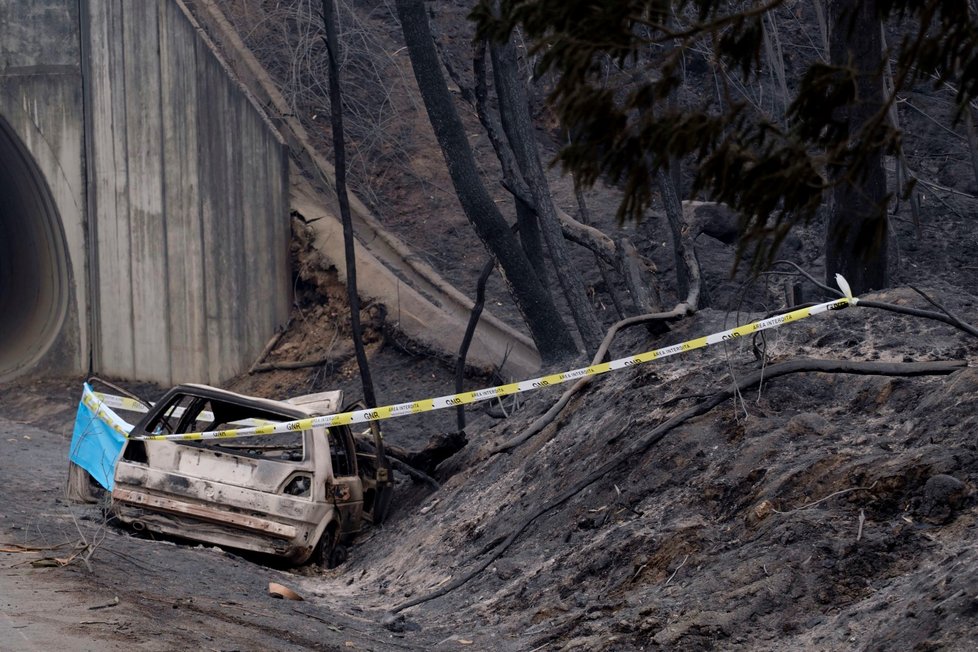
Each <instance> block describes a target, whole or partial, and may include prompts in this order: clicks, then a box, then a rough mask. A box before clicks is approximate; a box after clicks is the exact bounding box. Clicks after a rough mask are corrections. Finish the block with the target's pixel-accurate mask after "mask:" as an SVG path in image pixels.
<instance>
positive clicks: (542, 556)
mask: <svg viewBox="0 0 978 652" xmlns="http://www.w3.org/2000/svg"><path fill="white" fill-rule="evenodd" d="M875 298H878V299H880V300H888V301H893V302H897V303H907V304H919V303H920V301H921V300H920V299H919V297H917V296H916V295H915V294H913V293H912V292H909V291H893V292H889V293H885V294H883V295H880V296H877V297H875ZM953 303H954V306H955V309H959V310H961V311H962V314H963V315H965V316H971V317H974V316H975V313H976V308H975V305H974V303H973V301H972V300H971V299H970V298H969V299H966V300H964V301H963V302H961V301H956V302H953ZM724 318H725V315H724V314H722V313H720V312H715V311H706V312H704V313H701V314H700V315H698V316H696V317H695V318H693V319H691V320H689V321H688V323H683V324H681V325H680V326H679V327H677V328H675V330H674V332H673V333H671V334H670V335H669V336H668V337H669V338H670V340H671V341H682V340H685V339H689V338H691V337H694V336H698V335H701V334H704V333H706V332H714V331H716V330H720V329H721V328H722V327H723V322H724ZM648 344H649V342H646V341H643V340H642V339H641V338H638V337H635V336H633V339H632V340H631V341H627V342H624V343H623V344H622V345H621V347H623V348H624V349H627V350H628V351H639V350H645V348H647V347H648ZM767 349H768V353H769V355H770V359H769V360H768V364H773V363H775V362H778V361H782V360H787V359H793V358H799V357H806V358H822V359H841V360H876V361H883V362H904V361H926V360H948V359H960V360H967V361H969V362H970V363H971V364H972V365H974V364H975V363H976V362H978V341H975V340H974V339H973V338H968V337H967V336H965V335H963V334H961V333H960V332H959V331H955V330H954V329H952V328H950V327H948V326H945V325H943V324H938V323H935V322H927V321H924V320H920V319H916V318H910V317H904V316H898V315H893V314H891V313H883V312H879V311H876V310H871V309H861V308H860V309H850V310H846V311H844V312H842V313H830V314H827V315H824V316H821V317H816V318H812V319H810V320H807V321H805V322H801V323H798V324H793V325H790V326H786V327H783V328H782V329H780V330H778V331H774V332H772V333H769V334H768V335H767ZM624 352H625V351H624V350H620V351H619V354H621V353H624ZM758 368H760V363H758V362H757V361H755V360H754V356H753V355H752V354H751V352H750V343H749V342H740V343H739V344H738V345H737V346H730V347H729V349H728V350H727V351H726V352H724V351H723V349H722V348H713V349H710V350H707V351H706V352H698V353H691V354H686V355H684V356H683V357H682V358H681V359H679V360H677V361H672V362H669V361H666V362H663V363H659V364H648V365H645V366H643V367H639V368H636V369H633V370H628V371H623V372H620V373H617V374H615V375H612V376H607V377H603V378H602V379H599V380H597V381H596V382H595V383H594V384H593V385H592V387H591V388H590V389H588V390H587V391H585V392H584V393H583V394H582V395H581V396H580V397H579V398H577V399H575V400H574V401H573V402H572V403H571V404H570V405H569V406H568V408H567V409H566V410H565V411H564V413H563V414H562V415H561V417H560V418H559V419H558V421H557V422H556V423H555V424H554V425H552V426H550V427H548V428H547V429H545V430H544V431H543V432H542V433H540V434H539V435H537V436H536V437H534V438H533V439H531V440H530V441H529V442H527V443H526V444H524V445H523V446H522V447H520V448H518V449H516V451H515V452H514V453H512V454H502V455H496V456H492V455H490V454H489V451H490V450H491V449H492V448H493V447H494V446H495V445H497V444H498V443H500V442H501V441H504V440H506V439H508V438H509V437H511V436H512V435H513V434H514V433H518V432H520V431H521V430H522V429H523V428H525V427H526V425H527V424H528V423H529V422H531V421H532V420H533V419H534V418H535V416H536V415H537V413H539V412H542V411H543V410H544V409H545V407H547V406H548V405H549V404H550V401H552V400H554V399H555V398H556V396H555V394H556V392H555V391H553V390H551V391H550V392H549V393H548V394H546V395H537V396H536V397H534V398H533V399H531V401H530V402H529V404H528V405H527V406H526V407H525V408H524V409H523V410H521V411H520V412H518V413H517V414H516V415H514V416H512V417H510V418H509V419H507V420H504V421H500V422H498V423H497V424H495V425H493V426H492V427H489V428H487V429H486V430H485V431H484V432H478V433H475V434H474V437H473V439H474V441H473V442H472V444H470V447H469V448H468V449H467V450H466V452H464V453H463V454H462V455H460V456H459V457H457V458H456V459H453V460H452V461H451V462H450V463H449V464H450V467H451V468H446V469H442V472H443V474H444V475H445V476H450V479H449V480H448V481H447V482H446V484H445V485H444V486H443V487H442V489H441V490H440V491H438V492H436V493H434V494H432V495H431V496H430V497H428V498H427V499H426V500H424V501H422V502H420V503H419V504H417V505H416V506H414V507H412V508H411V509H410V510H409V511H402V512H401V513H399V514H398V515H397V516H396V517H395V519H394V520H393V521H392V522H391V523H390V524H389V525H387V526H385V527H384V528H383V529H382V530H381V531H380V532H378V533H377V534H376V535H374V536H371V537H369V539H368V541H369V543H367V542H364V543H362V544H360V545H358V546H357V548H356V549H355V551H354V552H353V554H352V555H351V560H350V561H349V562H348V563H347V564H346V565H345V566H344V567H343V568H342V569H341V570H340V571H339V572H338V573H336V574H335V575H329V576H325V577H314V578H309V579H308V580H306V584H307V589H308V590H310V591H312V592H315V593H317V594H318V595H320V596H323V595H326V594H332V593H338V595H339V596H340V597H341V599H343V600H344V601H345V600H347V599H352V600H354V601H355V602H356V603H357V604H360V605H362V606H363V607H364V608H366V609H367V610H368V611H372V612H373V613H374V614H375V617H377V618H382V617H383V614H384V613H386V612H388V611H389V610H391V609H394V608H396V607H397V606H398V605H401V604H402V603H404V602H405V601H407V600H408V599H410V598H417V597H419V596H422V595H424V594H426V593H427V592H428V591H431V590H433V589H436V588H438V587H441V586H445V585H446V584H448V582H449V581H450V580H454V579H456V578H458V577H460V576H462V575H463V574H464V573H466V572H467V571H468V570H470V569H473V568H475V567H476V566H477V564H479V562H480V561H482V560H484V559H486V555H488V554H491V552H492V551H493V549H494V548H495V547H496V546H498V545H500V543H501V542H502V540H503V538H505V537H506V536H507V535H508V534H509V533H510V532H511V531H512V530H513V529H514V528H515V527H516V526H517V525H518V524H520V523H521V521H522V520H523V519H524V517H525V516H526V515H527V514H530V513H531V512H533V511H534V510H535V509H536V508H538V507H540V506H542V505H545V504H546V503H547V501H548V500H550V499H552V498H553V497H554V496H557V495H558V494H559V493H560V492H561V491H563V490H564V489H566V488H567V487H569V486H571V485H572V484H573V483H575V482H576V481H577V480H579V479H580V478H581V477H583V476H584V475H586V474H587V473H588V472H590V471H592V470H593V469H595V468H596V467H598V466H599V465H601V464H602V463H604V462H605V461H606V460H608V459H609V458H610V457H611V456H613V455H615V454H616V453H618V452H620V451H621V450H623V449H624V448H625V447H627V446H628V445H629V444H630V443H631V442H632V441H634V440H636V439H638V438H641V437H642V436H643V435H645V434H647V433H648V432H649V431H650V430H651V429H653V428H655V427H656V426H657V425H659V424H660V423H662V422H663V421H665V420H666V419H668V418H670V417H671V416H673V415H675V414H677V413H679V412H680V411H682V410H683V409H685V408H686V407H689V406H690V405H692V404H694V403H695V402H696V401H698V400H700V398H701V397H702V396H704V395H708V394H712V393H713V392H715V391H718V390H720V389H723V388H724V386H725V384H726V383H728V382H729V380H728V374H729V373H730V372H731V371H732V372H734V374H735V376H737V377H742V376H743V375H746V374H747V373H749V372H751V371H754V370H757V369H758ZM976 399H978V371H975V370H974V369H973V368H968V369H964V370H962V371H958V372H956V373H954V374H952V375H950V376H947V377H917V378H898V377H882V376H853V375H846V374H797V375H792V376H786V377H782V378H778V379H775V380H773V381H769V382H766V383H764V385H763V386H762V387H761V388H760V389H759V390H758V388H757V387H754V388H752V389H749V390H745V391H744V393H743V395H742V397H741V399H740V400H736V401H735V400H729V401H726V402H725V403H723V404H722V405H720V406H719V407H717V408H716V409H714V410H712V411H711V412H709V413H707V414H705V415H704V416H702V417H699V418H696V419H693V420H691V421H689V422H688V423H686V424H685V425H683V426H681V427H679V428H677V429H675V430H674V431H672V432H670V433H669V434H668V435H666V437H665V438H664V439H663V440H662V441H661V442H660V443H658V444H657V445H654V446H651V447H650V448H648V449H647V450H646V451H645V452H644V453H642V454H639V455H636V456H635V457H634V458H632V459H630V460H629V461H628V462H627V463H625V464H622V465H621V466H620V467H618V468H617V469H616V470H615V471H614V472H612V473H609V474H607V476H606V477H604V478H602V479H600V480H599V481H597V482H595V483H594V484H592V485H591V486H589V487H588V488H587V489H585V490H584V491H582V492H581V493H579V494H577V495H575V496H573V497H571V498H570V499H569V500H568V501H567V502H566V503H563V504H561V505H559V506H558V507H556V508H555V509H553V510H552V511H549V512H548V513H546V514H544V515H543V516H542V517H541V518H539V519H538V520H536V521H535V522H534V523H532V524H531V525H530V526H529V527H528V528H527V529H526V530H525V532H523V533H522V534H521V535H520V536H519V537H518V538H517V539H516V541H515V542H514V544H513V545H512V547H510V548H509V549H508V550H507V551H506V552H505V553H504V554H503V555H502V556H501V557H500V558H499V559H497V560H495V561H493V562H492V563H491V564H490V565H489V567H488V568H487V569H486V570H485V571H483V572H481V573H480V574H478V575H477V576H476V577H475V578H474V579H472V581H470V582H468V583H466V584H465V585H463V586H462V587H460V588H458V589H456V590H454V591H452V592H450V593H448V594H447V595H445V596H443V597H439V598H437V599H435V600H432V601H430V602H426V603H424V604H422V605H419V606H416V607H411V608H409V609H406V610H404V611H402V612H401V614H400V616H399V617H398V618H396V619H394V620H390V619H389V620H388V623H389V627H390V628H392V629H394V630H395V631H405V630H406V631H410V630H411V629H413V628H418V627H420V628H422V629H423V630H425V634H426V637H429V636H430V635H431V634H432V633H435V634H438V635H443V636H444V638H446V639H451V638H452V637H453V636H454V637H455V638H454V639H452V641H456V640H457V639H459V638H460V639H463V640H473V641H475V643H476V645H478V646H479V647H480V648H482V649H490V648H492V649H514V650H533V649H544V648H545V649H567V650H574V649H580V650H602V649H603V650H622V649H771V650H774V649H821V650H848V649H874V650H875V649H880V650H887V649H921V650H924V649H973V648H974V646H975V645H976V644H978V628H976V627H975V624H976V622H975V618H976V615H978V596H976V595H975V592H974V587H975V586H976V585H978V566H976V562H978V548H976V547H975V545H974V537H975V534H976V532H978V530H976V524H978V521H976V515H978V513H976V510H975V507H974V503H975V501H974V488H975V486H976V483H978V452H976V443H975V440H974V436H973V433H974V427H975V425H976V423H978V415H976V414H975V411H974V409H973V405H974V401H975V400H976ZM378 587H380V589H379V592H378ZM323 604H324V605H329V604H330V601H329V600H326V599H325V598H323ZM436 638H438V636H436ZM450 644H454V645H457V642H454V643H451V642H450V643H446V645H450ZM541 646H543V647H541Z"/></svg>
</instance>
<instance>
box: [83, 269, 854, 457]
mask: <svg viewBox="0 0 978 652" xmlns="http://www.w3.org/2000/svg"><path fill="white" fill-rule="evenodd" d="M836 282H837V283H838V284H839V287H840V288H841V289H842V292H843V294H844V295H845V296H844V297H842V298H840V299H836V300H834V301H826V302H825V303H820V304H817V305H814V306H809V307H807V308H799V309H798V310H793V311H791V312H786V313H784V314H781V315H776V316H774V317H769V318H768V319H762V320H760V321H755V322H751V323H749V324H745V325H743V326H738V327H736V328H731V329H729V330H726V331H721V332H719V333H713V334H712V335H707V336H705V337H699V338H696V339H693V340H688V341H686V342H680V343H679V344H672V345H670V346H666V347H663V348H661V349H655V350H653V351H646V352H645V353H639V354H638V355H632V356H628V357H625V358H619V359H617V360H612V361H610V362H603V363H600V364H595V365H590V366H587V367H582V368H580V369H574V370H572V371H565V372H563V373H556V374H548V375H546V376H540V377H539V378H532V379H530V380H524V381H522V382H518V383H509V384H506V385H499V386H496V387H488V388H485V389H480V390H476V391H471V392H461V393H459V394H449V395H446V396H439V397H437V398H427V399H422V400H418V401H411V402H409V403H397V404H395V405H385V406H383V407H377V408H368V409H365V410H355V411H352V412H340V413H337V414H329V415H324V416H318V417H310V418H307V419H299V420H296V421H283V422H280V423H259V424H257V425H251V424H247V426H248V427H244V428H232V429H227V430H211V431H205V432H191V433H179V434H156V435H139V436H135V437H131V439H137V440H143V441H160V440H170V441H174V440H175V441H187V440H201V439H232V438H235V437H251V436H255V435H273V434H278V433H284V432H295V431H297V430H309V429H311V428H322V427H330V426H341V425H347V424H353V423H366V422H369V421H379V420H382V419H390V418H393V417H400V416H406V415H409V414H419V413H422V412H431V411H433V410H442V409H445V408H451V407H456V406H458V405H467V404H469V403H478V402H480V401H487V400H490V399H493V398H497V397H503V396H509V395H511V394H519V393H522V392H529V391H533V390H535V389H542V388H544V387H552V386H554V385H560V384H561V383H565V382H567V381H570V380H577V379H579V378H583V377H585V376H600V375H602V374H606V373H608V372H610V371H616V370H619V369H627V368H629V367H633V366H635V365H639V364H643V363H646V362H651V361H653V360H659V359H661V358H667V357H669V356H673V355H677V354H679V353H685V352H687V351H693V350H695V349H701V348H704V347H707V346H710V345H713V344H718V343H721V342H726V341H729V340H733V339H736V338H739V337H744V336H745V335H752V334H754V333H757V332H759V331H763V330H768V329H771V328H777V327H779V326H782V325H784V324H790V323H792V322H796V321H799V320H802V319H805V318H807V317H811V316H813V315H818V314H821V313H823V312H828V311H830V310H842V309H844V308H848V307H849V306H852V305H856V303H857V302H858V299H857V298H855V297H853V296H852V292H851V291H850V289H849V284H848V283H847V282H846V280H845V279H844V278H842V276H841V275H839V274H836ZM83 400H85V402H86V403H89V407H91V408H92V409H93V410H94V411H95V413H96V415H98V416H99V417H100V418H103V419H105V418H106V417H107V416H108V415H106V414H104V412H105V411H106V410H103V409H100V408H102V407H103V406H104V407H105V408H111V407H116V408H119V409H126V410H134V411H145V410H146V408H145V407H144V406H142V405H139V404H138V403H137V402H136V401H133V400H132V399H128V398H124V397H119V396H112V395H109V394H101V393H91V394H90V395H86V396H85V397H84V398H83ZM99 403H101V405H99ZM113 416H114V415H113ZM120 421H121V420H120ZM123 423H124V422H123ZM110 425H112V426H113V427H115V426H116V425H118V424H111V423H110ZM127 425H128V424H127ZM119 430H122V428H117V431H119Z"/></svg>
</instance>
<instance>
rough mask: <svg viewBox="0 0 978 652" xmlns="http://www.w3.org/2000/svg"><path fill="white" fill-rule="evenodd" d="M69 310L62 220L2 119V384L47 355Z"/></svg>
mask: <svg viewBox="0 0 978 652" xmlns="http://www.w3.org/2000/svg"><path fill="white" fill-rule="evenodd" d="M67 308H68V254H67V248H66V246H65V238H64V232H63V228H62V225H61V217H60V216H59V215H58V211H57V209H56V207H55V204H54V200H53V198H52V197H51V191H50V190H49V189H48V185H47V183H46V182H45V180H44V176H43V174H42V173H41V171H40V169H38V166H37V164H36V163H35V162H34V159H33V157H31V155H30V153H29V152H28V151H27V148H26V147H25V146H24V144H23V142H21V140H20V138H19V137H18V136H17V135H16V133H14V131H13V129H12V128H11V127H10V125H9V124H8V123H7V122H6V120H4V119H3V117H0V380H5V379H7V378H10V377H12V376H14V375H16V374H18V373H20V372H24V371H27V370H28V369H30V368H31V367H32V366H33V365H34V364H35V363H37V362H38V361H39V360H40V359H41V358H42V357H43V356H44V354H45V353H46V352H47V351H48V350H49V349H50V348H51V345H52V343H53V342H54V341H55V339H56V337H57V336H58V334H59V333H60V331H61V328H62V326H63V325H64V322H65V314H66V312H67Z"/></svg>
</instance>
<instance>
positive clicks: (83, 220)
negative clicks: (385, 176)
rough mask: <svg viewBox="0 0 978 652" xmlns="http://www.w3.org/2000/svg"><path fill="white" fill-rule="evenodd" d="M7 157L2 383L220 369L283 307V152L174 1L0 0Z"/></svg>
mask: <svg viewBox="0 0 978 652" xmlns="http://www.w3.org/2000/svg"><path fill="white" fill-rule="evenodd" d="M0 159H2V160H0V259H2V260H0V380H3V379H5V378H9V377H11V376H13V375H16V374H19V373H25V372H27V371H30V372H34V373H41V372H54V373H64V372H75V373H81V372H85V371H88V370H92V371H95V372H96V373H100V374H104V375H109V376H117V377H124V378H137V379H143V380H153V381H157V382H160V383H164V384H168V383H173V382H181V381H197V382H211V383H216V382H219V381H222V380H225V379H227V378H229V377H230V376H232V375H234V374H236V373H239V372H240V371H242V370H243V369H246V368H247V367H248V365H249V364H250V363H251V362H252V361H253V359H254V357H255V356H256V355H257V354H258V353H259V352H260V350H261V349H262V347H263V345H264V343H265V342H266V341H267V339H268V338H269V337H270V336H271V335H272V333H273V332H274V330H275V328H276V327H277V326H279V325H281V324H283V323H284V322H285V321H286V319H287V317H288V311H289V308H290V305H291V282H290V281H291V279H290V270H289V262H288V246H289V218H288V203H287V202H288V198H287V192H288V167H287V164H288V157H287V152H286V150H285V147H284V145H283V143H282V142H281V140H280V138H279V136H278V135H277V133H276V132H275V130H274V129H273V128H272V127H271V125H270V124H269V123H268V122H267V120H266V119H265V118H264V116H263V114H262V113H261V112H260V111H259V110H258V109H257V108H256V105H255V104H254V103H253V101H252V100H251V99H250V97H249V96H248V94H247V93H246V92H245V91H244V90H243V89H242V88H241V87H240V86H238V85H237V84H236V83H235V82H234V81H232V79H231V77H230V75H229V74H228V71H227V70H226V68H225V67H224V65H223V64H222V62H221V61H220V60H219V59H218V58H217V56H216V55H215V54H214V51H213V48H212V47H210V45H209V43H208V42H207V41H206V40H205V39H204V37H203V36H202V35H201V33H200V30H199V29H197V27H196V26H195V24H194V23H193V22H192V20H191V19H190V18H189V16H188V15H187V14H186V12H185V9H184V7H183V5H182V3H180V2H179V0H0ZM25 247H26V251H27V253H24V251H23V250H24V249H25ZM19 306H28V307H27V308H20V307H19ZM12 311H13V312H17V314H13V313H12ZM18 311H19V312H18ZM8 313H10V314H12V316H8ZM38 324H40V326H37V325H38Z"/></svg>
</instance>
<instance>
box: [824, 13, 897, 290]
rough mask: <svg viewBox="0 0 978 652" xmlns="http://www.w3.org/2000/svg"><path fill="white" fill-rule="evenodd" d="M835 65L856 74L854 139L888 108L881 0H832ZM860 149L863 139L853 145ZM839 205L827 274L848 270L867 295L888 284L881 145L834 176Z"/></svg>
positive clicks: (851, 112) (851, 111)
mask: <svg viewBox="0 0 978 652" xmlns="http://www.w3.org/2000/svg"><path fill="white" fill-rule="evenodd" d="M829 18H830V19H829V24H830V25H831V32H830V34H829V55H830V60H831V63H832V65H835V66H841V67H848V68H851V69H853V70H854V71H855V74H856V99H855V101H854V102H853V104H852V105H851V106H850V107H849V108H848V114H847V116H846V118H847V120H848V123H849V134H850V138H851V139H858V138H860V134H861V132H863V129H864V128H865V127H866V126H867V125H868V124H870V123H871V122H872V121H873V120H877V119H880V112H881V110H882V106H883V77H882V42H881V31H880V19H879V13H878V8H877V0H830V2H829ZM851 147H852V148H854V149H855V148H858V147H859V144H858V143H852V145H851ZM834 181H835V185H834V187H833V191H832V193H833V206H832V211H831V213H830V215H829V223H828V230H827V233H826V241H825V276H826V278H827V279H834V278H835V275H836V274H837V273H838V274H842V275H843V276H845V277H846V279H847V280H848V281H849V284H850V285H851V286H852V290H853V292H855V293H856V294H861V293H863V292H867V291H869V290H878V289H881V288H884V287H886V285H887V281H888V278H887V219H886V199H887V195H886V173H885V172H884V169H883V151H882V149H881V148H879V147H875V148H874V149H871V150H870V151H869V152H868V154H866V159H865V161H864V162H863V164H862V165H859V166H856V169H853V168H852V167H851V166H850V167H848V168H845V169H842V170H841V171H840V172H839V176H838V178H836V179H834Z"/></svg>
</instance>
